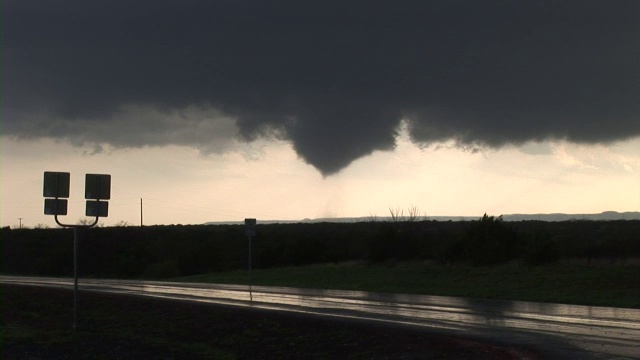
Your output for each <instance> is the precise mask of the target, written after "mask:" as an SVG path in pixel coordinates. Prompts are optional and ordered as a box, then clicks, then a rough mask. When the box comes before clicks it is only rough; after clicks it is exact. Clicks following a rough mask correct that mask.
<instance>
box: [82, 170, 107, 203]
mask: <svg viewBox="0 0 640 360" xmlns="http://www.w3.org/2000/svg"><path fill="white" fill-rule="evenodd" d="M84 198H85V199H95V200H97V199H99V200H109V199H111V175H106V174H86V177H85V183H84Z"/></svg>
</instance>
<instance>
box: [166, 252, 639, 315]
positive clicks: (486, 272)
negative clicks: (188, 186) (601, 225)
mask: <svg viewBox="0 0 640 360" xmlns="http://www.w3.org/2000/svg"><path fill="white" fill-rule="evenodd" d="M169 280H171V281H186V282H202V283H220V284H240V285H242V284H248V271H247V270H237V271H231V272H220V273H210V274H202V275H194V276H187V277H178V278H172V279H169ZM639 280H640V264H637V263H626V264H606V265H604V264H599V265H586V264H576V263H559V264H553V265H544V266H536V267H532V266H525V265H522V264H519V263H509V264H505V265H499V266H491V267H473V266H467V265H452V266H445V265H440V264H433V263H422V262H399V263H383V264H365V263H346V264H320V265H313V266H301V267H286V268H273V269H259V270H255V269H254V270H253V271H252V284H253V285H265V286H289V287H300V288H316V289H334V290H359V291H370V292H385V293H404V294H424V295H441V296H457V297H468V298H484V299H502V300H520V301H534V302H550V303H563V304H578V305H591V306H609V307H623V308H640V287H639V286H638V283H639Z"/></svg>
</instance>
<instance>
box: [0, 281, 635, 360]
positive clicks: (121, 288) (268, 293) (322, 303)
mask: <svg viewBox="0 0 640 360" xmlns="http://www.w3.org/2000/svg"><path fill="white" fill-rule="evenodd" d="M0 282H2V283H7V284H23V285H34V286H49V287H60V288H72V287H73V280H72V279H64V278H41V277H17V276H16V277H14V276H1V277H0ZM79 289H80V290H79V291H98V292H108V293H119V294H129V295H137V296H152V297H158V298H166V299H173V300H184V301H198V302H207V303H217V304H225V305H232V306H251V307H254V308H261V309H268V310H277V311H293V312H297V313H307V314H312V315H315V316H327V317H340V318H347V319H353V320H357V321H375V322H386V323H389V324H390V325H394V326H414V327H421V328H428V329H429V330H430V331H436V332H439V333H450V334H452V335H465V336H474V337H481V338H488V339H490V340H492V341H496V342H500V343H506V344H508V343H517V344H526V345H531V346H535V347H536V348H540V349H546V350H547V351H548V353H549V354H555V355H562V357H566V358H595V359H624V358H631V359H640V310H637V309H624V308H608V307H594V306H579V305H562V304H548V303H534V302H522V301H493V300H491V301H490V300H478V299H466V298H454V297H443V296H426V295H406V294H381V293H369V292H362V291H342V290H316V289H297V288H287V287H266V286H253V287H251V291H249V287H248V286H244V285H219V284H201V283H175V282H156V281H134V280H102V279H80V280H79Z"/></svg>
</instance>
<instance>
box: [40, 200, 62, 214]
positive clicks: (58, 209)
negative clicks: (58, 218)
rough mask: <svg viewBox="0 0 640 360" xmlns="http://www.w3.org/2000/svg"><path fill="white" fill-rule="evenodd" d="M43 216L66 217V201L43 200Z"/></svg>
mask: <svg viewBox="0 0 640 360" xmlns="http://www.w3.org/2000/svg"><path fill="white" fill-rule="evenodd" d="M44 214H45V215H67V199H64V200H62V199H44Z"/></svg>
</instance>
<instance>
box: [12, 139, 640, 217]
mask: <svg viewBox="0 0 640 360" xmlns="http://www.w3.org/2000/svg"><path fill="white" fill-rule="evenodd" d="M0 150H1V158H0V174H1V176H2V179H1V184H2V187H1V193H0V196H1V197H0V198H1V199H2V206H1V207H0V215H1V217H0V223H1V224H2V226H11V227H14V228H16V227H18V226H19V223H20V222H19V219H18V218H22V224H23V226H26V227H27V226H28V227H34V226H37V225H38V224H45V225H47V226H50V227H55V226H56V225H55V222H54V220H53V217H52V216H47V215H43V208H44V200H43V197H42V186H43V184H42V182H43V173H44V171H67V172H70V173H71V195H70V198H69V201H70V209H69V214H68V216H66V217H61V219H62V220H63V221H66V222H70V223H75V222H77V220H78V219H80V218H83V215H84V211H85V210H84V206H85V204H84V197H83V191H84V174H85V173H108V174H111V175H112V200H111V201H110V209H109V217H108V218H105V219H103V220H101V223H102V224H104V225H114V224H116V223H118V222H128V223H129V224H132V225H137V224H139V223H140V198H142V199H143V221H144V224H146V225H152V224H200V223H205V222H208V221H241V220H242V219H244V218H246V217H255V218H258V219H262V220H276V219H277V220H302V219H303V218H319V217H360V216H369V215H375V216H388V215H389V208H393V209H396V208H402V209H405V211H406V210H407V209H408V208H409V207H411V206H415V207H417V208H418V209H419V210H420V213H421V215H451V216H478V217H480V216H482V214H483V213H485V212H486V213H488V214H490V215H500V214H512V213H529V214H535V213H552V212H561V213H573V214H583V213H599V212H602V211H607V210H613V211H620V212H622V211H638V210H640V206H639V204H640V139H635V140H630V141H626V142H620V143H617V144H611V145H608V146H585V145H575V144H570V143H566V142H544V143H530V144H528V145H526V146H524V147H519V148H516V147H507V148H504V149H501V150H486V151H481V152H476V153H472V152H465V151H461V150H460V149H458V148H456V147H455V146H451V145H450V144H449V145H447V144H442V145H440V148H439V149H436V147H430V148H425V149H420V148H419V147H417V146H416V145H414V144H413V143H411V142H410V141H409V140H408V139H407V137H406V135H404V136H403V135H401V136H400V137H399V139H398V146H397V148H396V149H395V150H394V151H389V152H375V153H373V154H372V155H369V156H367V157H364V158H361V159H359V160H357V161H355V162H354V163H352V164H351V165H350V166H349V167H347V168H346V169H345V170H343V171H342V172H340V173H339V174H337V175H333V176H330V177H327V178H323V177H322V175H321V174H320V173H319V172H318V171H317V170H316V169H314V168H313V167H312V166H310V165H307V164H305V163H304V162H303V161H301V160H300V159H299V158H298V157H297V155H296V154H295V152H294V151H293V150H292V149H291V146H290V145H289V144H287V143H286V142H277V141H275V142H267V141H263V142H259V143H251V144H244V145H242V144H239V146H238V149H237V150H236V151H234V152H230V153H226V154H223V155H202V154H199V153H198V152H197V151H195V150H193V149H191V148H186V147H176V146H173V147H162V148H142V149H129V150H111V151H106V152H103V153H101V154H96V155H91V154H90V151H91V149H83V148H78V147H73V146H71V145H68V144H64V143H56V142H53V141H46V140H45V141H43V140H39V141H20V140H14V139H9V138H4V137H3V138H2V143H1V149H0Z"/></svg>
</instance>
